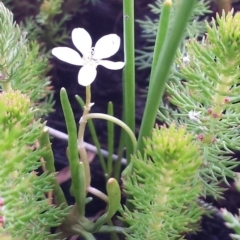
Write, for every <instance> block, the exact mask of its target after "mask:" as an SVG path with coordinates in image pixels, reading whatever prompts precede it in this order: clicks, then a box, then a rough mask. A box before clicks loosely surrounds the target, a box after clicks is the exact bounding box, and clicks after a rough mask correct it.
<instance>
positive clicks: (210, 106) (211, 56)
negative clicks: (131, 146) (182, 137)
mask: <svg viewBox="0 0 240 240" xmlns="http://www.w3.org/2000/svg"><path fill="white" fill-rule="evenodd" d="M239 20H240V14H239V13H237V14H236V15H235V16H233V12H230V13H228V14H227V15H225V14H223V15H222V17H221V18H220V17H219V16H217V20H216V21H215V20H212V23H211V25H209V24H207V37H206V38H204V39H203V40H202V42H198V41H197V40H196V39H191V40H189V41H188V42H187V44H186V52H187V54H186V55H181V54H179V57H178V59H177V61H176V63H177V66H176V68H175V70H174V71H173V72H174V73H173V76H172V79H171V82H170V83H169V84H168V86H167V90H168V93H169V95H170V98H169V99H170V102H171V103H172V104H173V105H175V106H176V107H177V109H176V110H171V109H170V108H168V107H167V106H163V107H162V108H161V109H160V113H159V115H160V118H161V119H162V120H164V121H166V122H167V123H168V124H170V123H171V121H172V120H174V121H175V122H176V123H179V124H186V125H187V129H188V131H191V132H193V133H194V135H195V139H196V141H199V142H200V143H201V148H202V151H203V157H204V163H203V165H202V168H201V173H200V175H201V181H202V182H203V184H204V185H205V189H204V191H203V195H204V196H205V195H207V194H210V195H213V196H214V197H220V195H221V191H220V188H219V187H218V181H219V180H224V181H225V182H226V183H227V179H226V177H231V178H234V177H235V173H234V172H233V171H232V169H233V168H234V167H235V166H237V165H238V163H237V162H236V161H235V159H233V158H232V157H231V154H232V151H231V149H233V150H239V149H240V146H239V144H238V139H239V133H240V132H239V79H240V74H239V65H240V53H239V45H240V40H239V39H240V27H239ZM181 79H184V80H185V81H184V82H182V81H181Z"/></svg>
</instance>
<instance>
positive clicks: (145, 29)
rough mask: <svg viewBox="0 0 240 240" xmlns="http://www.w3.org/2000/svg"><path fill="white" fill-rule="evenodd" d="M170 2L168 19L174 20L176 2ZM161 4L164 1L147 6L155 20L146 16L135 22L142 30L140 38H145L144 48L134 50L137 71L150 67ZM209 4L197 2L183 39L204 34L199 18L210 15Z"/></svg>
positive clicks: (201, 1) (207, 1) (175, 0)
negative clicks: (171, 5)
mask: <svg viewBox="0 0 240 240" xmlns="http://www.w3.org/2000/svg"><path fill="white" fill-rule="evenodd" d="M172 2H173V7H172V11H171V17H170V18H171V19H174V14H175V10H176V8H178V1H177V0H173V1H172ZM163 4H164V0H156V1H155V3H154V4H149V7H150V10H151V12H152V13H153V14H155V15H156V16H155V18H154V17H152V16H151V17H148V16H146V17H145V19H144V20H138V21H137V22H138V23H139V24H140V26H141V28H142V37H143V38H145V39H146V42H147V46H146V47H144V48H143V49H138V50H136V53H137V57H136V65H137V66H138V68H139V69H144V68H151V66H152V56H153V50H154V43H155V39H156V35H157V29H158V23H159V14H161V11H162V7H163ZM209 4H210V1H209V0H200V1H197V3H196V6H195V7H194V12H193V15H192V17H191V19H190V20H189V23H188V27H187V30H186V33H185V38H189V37H194V36H202V35H203V34H204V32H205V30H206V28H205V25H204V22H203V19H201V18H203V16H205V15H206V14H208V13H210V10H209ZM200 19H201V20H200Z"/></svg>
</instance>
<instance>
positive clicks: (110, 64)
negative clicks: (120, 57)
mask: <svg viewBox="0 0 240 240" xmlns="http://www.w3.org/2000/svg"><path fill="white" fill-rule="evenodd" d="M98 65H102V66H104V67H105V68H108V69H111V70H118V69H122V68H123V67H124V65H125V63H124V62H112V61H108V60H101V61H99V63H98Z"/></svg>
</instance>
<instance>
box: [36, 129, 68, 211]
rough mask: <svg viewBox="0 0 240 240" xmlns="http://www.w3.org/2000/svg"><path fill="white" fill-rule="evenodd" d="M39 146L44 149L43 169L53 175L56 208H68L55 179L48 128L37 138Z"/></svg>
mask: <svg viewBox="0 0 240 240" xmlns="http://www.w3.org/2000/svg"><path fill="white" fill-rule="evenodd" d="M39 144H40V147H41V148H43V149H44V148H45V151H44V152H43V156H42V157H43V159H44V161H45V168H46V171H47V172H48V174H53V175H54V178H53V181H52V184H53V194H54V197H55V200H56V202H57V205H58V206H61V207H62V208H63V209H64V208H67V207H68V204H67V200H66V198H65V196H64V193H63V191H62V189H61V187H60V186H59V184H58V181H57V179H56V169H55V166H54V155H53V152H52V148H51V143H50V140H49V133H48V128H47V127H46V128H44V130H43V133H42V135H41V136H40V138H39Z"/></svg>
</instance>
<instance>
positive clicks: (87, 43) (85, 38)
mask: <svg viewBox="0 0 240 240" xmlns="http://www.w3.org/2000/svg"><path fill="white" fill-rule="evenodd" d="M72 41H73V44H74V45H75V47H76V48H77V49H78V50H79V51H80V52H81V53H82V55H83V56H84V57H86V58H87V57H89V56H90V54H91V48H92V38H91V36H90V35H89V33H88V32H87V31H86V30H85V29H84V28H75V29H73V31H72Z"/></svg>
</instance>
